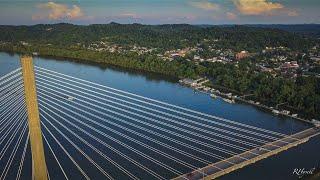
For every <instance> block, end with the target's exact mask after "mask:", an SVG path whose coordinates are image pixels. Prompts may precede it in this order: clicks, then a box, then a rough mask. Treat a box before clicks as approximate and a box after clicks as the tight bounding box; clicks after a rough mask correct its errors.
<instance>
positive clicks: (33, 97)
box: [20, 56, 48, 180]
mask: <svg viewBox="0 0 320 180" xmlns="http://www.w3.org/2000/svg"><path fill="white" fill-rule="evenodd" d="M20 62H21V66H22V75H23V82H24V92H25V100H26V105H27V113H28V124H29V134H30V144H31V154H32V162H33V163H32V165H33V167H32V168H33V173H34V178H35V180H47V179H48V176H47V166H46V161H45V155H44V147H43V141H42V132H41V125H40V116H39V108H38V99H37V92H36V84H35V76H34V69H33V61H32V57H30V56H21V58H20Z"/></svg>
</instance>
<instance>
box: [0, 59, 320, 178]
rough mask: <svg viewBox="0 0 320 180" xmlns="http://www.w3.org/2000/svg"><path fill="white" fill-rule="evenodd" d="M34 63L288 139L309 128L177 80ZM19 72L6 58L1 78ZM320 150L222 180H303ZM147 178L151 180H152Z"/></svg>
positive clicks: (314, 146) (313, 144) (305, 148)
mask: <svg viewBox="0 0 320 180" xmlns="http://www.w3.org/2000/svg"><path fill="white" fill-rule="evenodd" d="M34 63H35V65H37V66H39V67H44V68H47V69H50V70H54V71H57V72H60V73H64V74H67V75H71V76H75V77H78V78H82V79H85V80H89V81H92V82H96V83H99V84H102V85H106V86H109V87H112V88H116V89H120V90H123V91H127V92H131V93H135V94H138V95H142V96H145V97H148V98H152V99H156V100H160V101H164V102H167V103H171V104H175V105H179V106H182V107H185V108H189V109H193V110H196V111H200V112H203V113H207V114H211V115H215V116H219V117H223V118H226V119H230V120H233V121H237V122H241V123H244V124H248V125H253V126H256V127H261V128H264V129H268V130H273V131H277V132H281V133H285V134H290V133H294V132H297V131H300V130H303V129H306V128H308V127H309V125H307V124H305V123H302V122H299V121H296V120H292V119H289V118H280V117H277V116H274V115H273V114H270V113H267V112H264V111H262V110H259V109H257V108H255V107H253V106H250V105H245V104H228V103H226V102H224V101H222V100H221V99H211V98H210V96H209V95H207V94H203V93H199V92H194V91H193V90H192V89H190V88H187V87H183V86H181V85H180V84H179V83H178V79H175V78H171V77H166V76H162V75H158V74H151V73H145V72H136V71H132V70H126V69H122V68H117V67H109V66H102V65H97V64H87V63H79V62H74V61H71V60H69V61H67V60H55V59H54V58H38V57H37V58H34ZM19 66H20V65H19V56H18V55H12V54H11V55H10V54H6V53H0V76H3V75H5V74H7V73H9V72H11V71H12V70H14V69H16V68H18V67H19ZM319 150H320V137H315V138H313V139H311V140H310V141H308V142H307V143H305V144H303V145H301V146H299V147H295V148H292V149H290V150H288V151H286V152H283V153H281V154H278V155H276V156H273V157H270V158H268V159H265V160H262V161H259V162H257V163H255V164H253V165H250V166H247V167H245V168H243V169H240V170H237V171H235V172H233V173H231V174H229V175H226V176H224V177H222V178H221V179H225V180H229V179H279V180H280V179H297V176H296V175H294V174H293V171H294V169H295V168H305V169H306V170H308V169H311V168H313V167H318V166H319V165H320V153H319ZM27 154H28V153H27ZM28 161H29V163H28ZM26 164H29V166H30V157H27V159H26ZM26 166H28V165H26ZM48 166H50V165H48ZM25 169H27V170H28V169H29V170H30V167H25ZM27 170H25V171H26V172H25V173H24V174H23V177H24V178H23V179H28V178H27V177H30V174H28V172H27ZM52 171H54V172H55V171H58V170H52ZM53 177H54V176H53ZM57 177H58V176H57ZM72 177H73V178H72V179H77V178H78V175H77V173H76V172H74V173H73V174H72ZM144 178H145V179H147V177H144ZM52 179H55V178H52Z"/></svg>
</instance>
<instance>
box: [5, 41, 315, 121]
mask: <svg viewBox="0 0 320 180" xmlns="http://www.w3.org/2000/svg"><path fill="white" fill-rule="evenodd" d="M0 51H1V48H0ZM11 52H18V53H19V52H20V53H26V52H29V53H32V52H36V53H37V55H39V57H52V58H58V59H61V58H62V59H69V60H70V59H72V60H76V61H79V62H85V63H87V62H90V63H98V64H100V65H113V66H117V67H121V68H126V69H132V70H136V71H142V72H151V73H157V74H161V75H166V76H170V77H174V78H193V79H194V78H197V77H201V76H205V75H208V76H210V78H215V79H220V81H221V82H219V83H217V84H220V85H219V86H226V87H224V88H221V87H218V88H216V89H219V90H221V92H223V91H225V90H226V91H228V93H230V92H231V93H233V94H240V95H242V94H241V93H237V91H241V92H247V91H249V92H253V91H254V93H255V94H257V95H256V96H255V97H256V100H255V101H261V102H264V103H265V104H272V103H271V102H274V104H279V103H282V102H283V101H282V100H281V97H283V96H284V97H285V98H286V99H289V98H290V99H298V100H295V101H293V102H291V104H288V105H290V106H292V107H298V106H300V107H298V111H299V112H301V114H303V116H305V117H308V118H311V119H312V118H315V117H318V116H317V114H319V112H320V111H318V110H317V108H318V105H317V104H318V103H317V102H318V100H317V99H318V98H316V97H317V95H316V94H315V95H314V96H315V98H308V97H309V96H307V95H309V94H310V93H313V94H314V93H315V92H311V91H313V90H311V89H310V88H308V87H311V86H315V85H314V84H312V83H311V84H310V86H308V84H306V85H305V86H306V87H304V86H303V87H301V86H298V85H294V84H292V82H289V81H286V80H284V79H281V78H280V79H269V80H267V81H270V83H269V82H268V83H266V84H264V83H261V82H267V81H266V80H265V78H268V77H267V76H266V77H264V76H265V75H263V74H261V76H257V77H255V76H254V77H247V76H248V75H244V77H242V78H238V76H236V75H233V74H232V73H228V71H229V70H230V71H231V72H233V71H238V69H237V68H236V69H234V68H235V67H233V66H232V65H227V67H225V66H224V65H220V64H219V63H218V64H217V63H212V64H207V65H206V66H205V65H196V64H195V63H193V62H181V61H170V62H167V61H163V60H159V59H157V58H156V57H154V56H152V55H151V54H149V55H143V56H139V55H137V54H134V53H133V54H118V53H108V52H94V51H88V50H71V49H57V48H39V49H37V48H36V47H30V49H29V50H28V51H27V50H21V49H13V50H12V51H11ZM230 68H231V69H230ZM219 69H220V70H223V71H226V73H227V74H218V75H216V74H212V72H214V71H216V70H219ZM232 69H234V70H232ZM239 73H240V74H245V72H243V73H241V72H239ZM253 74H254V73H253ZM222 77H223V78H222ZM260 78H261V79H260ZM224 79H228V82H232V83H233V82H235V83H233V84H230V83H229V84H227V85H226V84H225V82H224ZM249 79H256V80H255V81H253V82H252V83H251V84H255V85H254V86H255V89H250V87H251V86H253V85H250V83H247V84H246V85H245V86H248V87H245V88H246V89H247V91H243V90H240V89H239V88H237V87H239V86H242V85H243V84H242V83H241V82H242V81H243V82H246V81H247V80H249ZM273 82H276V83H273ZM309 82H311V81H309ZM279 84H280V86H278V85H279ZM285 84H287V85H288V87H289V91H292V92H295V94H296V95H295V96H293V97H291V96H292V95H287V94H288V93H285V92H282V89H285V88H286V87H287V86H286V87H283V86H284V85H285ZM289 85H290V86H289ZM229 86H231V87H233V88H232V89H230V87H229ZM228 87H229V88H228ZM243 87H244V86H242V88H243ZM268 89H273V92H276V93H273V92H272V93H271V92H269V90H268ZM278 89H279V90H278ZM304 90H306V92H305V91H304ZM300 91H301V92H300ZM267 94H269V95H268V97H265V96H266V95H267ZM269 96H270V97H269ZM287 96H289V97H287ZM296 96H298V97H296ZM279 99H280V100H279ZM305 100H308V102H305ZM226 101H229V100H227V99H226ZM265 101H267V102H265ZM300 101H301V102H300ZM269 102H270V103H269Z"/></svg>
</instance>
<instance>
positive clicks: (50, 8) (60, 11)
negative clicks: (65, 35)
mask: <svg viewBox="0 0 320 180" xmlns="http://www.w3.org/2000/svg"><path fill="white" fill-rule="evenodd" d="M37 8H38V9H39V10H40V11H41V12H40V13H38V14H35V15H33V16H32V19H51V20H59V19H64V18H67V19H80V18H83V17H84V13H83V12H82V10H81V8H80V7H79V6H77V5H73V6H72V7H70V8H69V7H68V6H67V5H66V4H59V3H55V2H48V3H41V4H38V5H37Z"/></svg>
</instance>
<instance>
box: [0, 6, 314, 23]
mask: <svg viewBox="0 0 320 180" xmlns="http://www.w3.org/2000/svg"><path fill="white" fill-rule="evenodd" d="M319 11H320V0H52V1H45V0H0V24H1V25H32V24H42V23H46V24H47V23H61V22H66V23H73V24H106V23H110V22H117V23H125V24H131V23H141V24H181V23H186V24H309V23H317V24H318V23H320V13H319Z"/></svg>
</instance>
